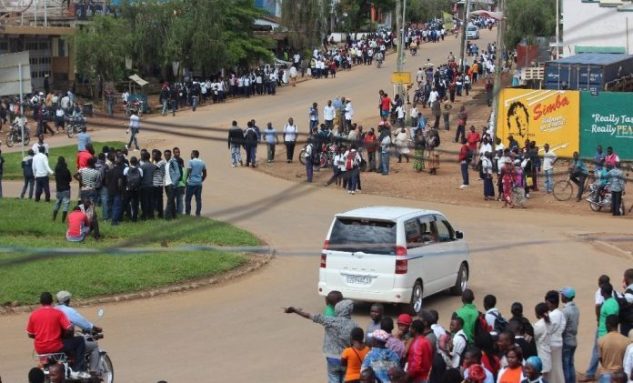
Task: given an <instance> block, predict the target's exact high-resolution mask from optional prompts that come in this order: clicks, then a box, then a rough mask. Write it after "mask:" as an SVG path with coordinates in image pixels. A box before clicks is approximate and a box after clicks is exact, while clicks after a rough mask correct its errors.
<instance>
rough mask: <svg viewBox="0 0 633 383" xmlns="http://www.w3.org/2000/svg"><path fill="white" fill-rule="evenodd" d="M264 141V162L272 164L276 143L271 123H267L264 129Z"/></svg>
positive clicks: (274, 131)
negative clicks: (265, 151) (265, 150)
mask: <svg viewBox="0 0 633 383" xmlns="http://www.w3.org/2000/svg"><path fill="white" fill-rule="evenodd" d="M263 138H264V141H265V142H266V147H267V153H266V154H267V156H266V160H267V162H268V163H272V162H273V161H275V146H276V145H277V142H278V137H277V131H276V130H275V128H273V124H272V123H270V122H269V123H268V124H267V125H266V129H265V130H264V134H263Z"/></svg>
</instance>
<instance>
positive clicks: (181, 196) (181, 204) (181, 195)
mask: <svg viewBox="0 0 633 383" xmlns="http://www.w3.org/2000/svg"><path fill="white" fill-rule="evenodd" d="M172 150H173V152H172V153H173V154H174V159H175V160H176V162H177V163H178V171H180V179H179V180H178V183H177V185H176V212H177V213H178V214H180V215H182V214H184V213H185V189H186V186H187V174H186V172H185V161H184V160H183V159H182V157H180V148H178V147H177V146H175V147H174V148H173V149H172Z"/></svg>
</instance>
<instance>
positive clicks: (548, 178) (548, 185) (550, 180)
mask: <svg viewBox="0 0 633 383" xmlns="http://www.w3.org/2000/svg"><path fill="white" fill-rule="evenodd" d="M543 172H544V173H545V191H546V192H548V193H551V192H552V191H554V169H549V170H544V171H543Z"/></svg>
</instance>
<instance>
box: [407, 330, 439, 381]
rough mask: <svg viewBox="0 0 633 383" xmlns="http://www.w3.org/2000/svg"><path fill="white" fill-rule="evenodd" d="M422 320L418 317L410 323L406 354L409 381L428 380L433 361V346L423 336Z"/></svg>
mask: <svg viewBox="0 0 633 383" xmlns="http://www.w3.org/2000/svg"><path fill="white" fill-rule="evenodd" d="M424 330H425V326H424V322H422V321H421V320H419V319H416V320H414V321H413V322H412V323H411V327H410V331H411V335H412V336H413V341H412V342H411V346H409V351H408V353H407V354H408V356H407V371H406V372H407V377H408V378H409V380H408V381H409V382H413V383H425V382H427V381H428V378H429V374H430V372H431V365H432V363H433V346H432V345H431V342H429V340H428V339H427V338H426V337H425V336H424Z"/></svg>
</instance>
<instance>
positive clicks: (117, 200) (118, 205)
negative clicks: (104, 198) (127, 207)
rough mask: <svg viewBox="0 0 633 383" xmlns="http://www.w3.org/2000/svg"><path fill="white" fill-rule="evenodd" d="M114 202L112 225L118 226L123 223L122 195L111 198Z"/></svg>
mask: <svg viewBox="0 0 633 383" xmlns="http://www.w3.org/2000/svg"><path fill="white" fill-rule="evenodd" d="M110 200H111V201H112V224H113V225H118V224H119V223H120V222H121V216H122V214H123V201H122V197H121V194H115V195H113V196H110Z"/></svg>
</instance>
